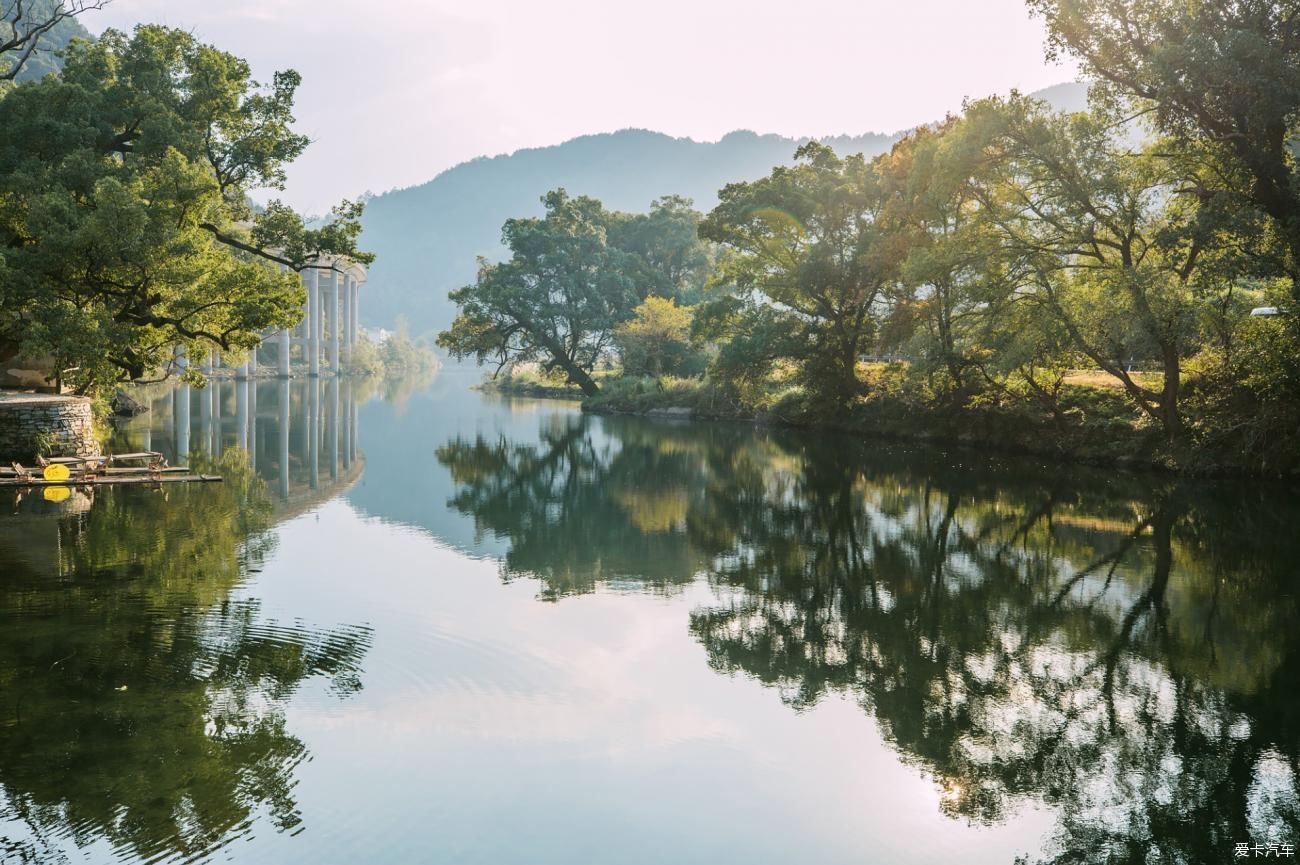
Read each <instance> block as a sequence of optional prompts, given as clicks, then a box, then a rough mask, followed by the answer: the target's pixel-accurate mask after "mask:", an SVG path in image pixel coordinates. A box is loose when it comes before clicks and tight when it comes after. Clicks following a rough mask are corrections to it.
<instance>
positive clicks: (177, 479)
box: [0, 473, 222, 489]
mask: <svg viewBox="0 0 1300 865" xmlns="http://www.w3.org/2000/svg"><path fill="white" fill-rule="evenodd" d="M221 480H222V478H221V476H220V475H203V474H197V475H189V474H186V475H178V474H167V475H156V476H155V475H150V474H147V473H139V474H135V475H117V474H115V475H101V476H97V477H93V478H68V479H67V480H65V481H47V480H45V479H44V478H39V477H30V478H20V477H14V476H12V475H9V476H0V487H26V488H28V489H36V488H39V487H105V486H129V485H132V484H184V483H194V484H198V483H204V484H209V483H220V482H221Z"/></svg>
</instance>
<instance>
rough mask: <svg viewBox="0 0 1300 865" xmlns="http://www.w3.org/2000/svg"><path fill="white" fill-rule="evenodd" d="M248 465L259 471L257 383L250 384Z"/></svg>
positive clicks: (250, 382)
mask: <svg viewBox="0 0 1300 865" xmlns="http://www.w3.org/2000/svg"><path fill="white" fill-rule="evenodd" d="M248 464H249V465H250V466H252V467H253V470H254V471H257V382H256V381H249V382H248Z"/></svg>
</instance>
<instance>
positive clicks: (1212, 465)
mask: <svg viewBox="0 0 1300 865" xmlns="http://www.w3.org/2000/svg"><path fill="white" fill-rule="evenodd" d="M891 367H893V368H892V369H891ZM904 367H905V365H904V364H885V363H871V364H865V363H864V364H861V365H860V366H859V371H860V373H861V375H862V377H863V378H864V379H865V380H866V381H868V382H869V383H870V384H872V385H873V390H872V391H871V395H870V396H868V397H866V398H864V399H862V400H861V401H859V402H858V403H856V404H855V405H854V406H853V407H852V408H850V409H849V410H846V411H842V412H836V413H835V414H834V415H831V416H827V415H824V414H818V413H817V411H816V408H815V406H814V405H811V404H810V403H809V401H808V399H807V394H806V393H804V392H803V391H802V390H801V389H800V388H798V387H797V386H795V387H789V386H787V387H784V388H783V387H781V386H780V383H779V382H769V383H768V385H769V386H768V387H767V388H766V392H765V394H764V395H763V397H762V398H760V399H757V400H755V401H754V402H749V403H747V402H745V401H743V400H741V399H740V398H738V396H737V394H735V393H734V392H731V391H729V390H728V389H727V388H725V387H722V386H719V385H718V384H717V383H716V382H712V381H710V380H708V379H707V378H678V377H673V376H666V377H663V378H661V379H654V378H652V377H647V376H624V375H622V374H621V372H620V371H619V370H616V369H615V370H604V371H598V372H596V373H594V374H593V377H594V379H595V380H596V381H597V382H598V383H599V385H600V391H599V392H598V393H597V394H595V395H593V396H585V395H584V394H583V392H582V389H581V388H579V387H578V386H576V385H573V384H569V383H567V382H566V381H565V380H564V379H563V377H562V376H554V375H547V374H546V373H545V372H543V371H541V370H539V369H537V368H535V367H533V366H524V367H523V368H520V369H515V370H506V371H503V372H502V373H501V374H500V375H498V376H496V377H491V376H489V377H486V378H485V379H484V381H483V382H481V383H480V384H478V385H476V388H477V389H478V390H481V391H482V392H484V393H491V394H495V395H499V396H502V397H525V398H532V399H553V400H567V401H573V402H579V403H580V404H581V409H582V411H583V412H584V413H587V414H597V415H626V416H636V417H648V418H657V419H662V420H674V421H723V422H735V423H748V424H758V425H769V426H779V427H789V428H795V429H809V430H826V431H833V432H840V433H847V434H852V435H860V436H864V437H867V438H871V439H878V440H881V441H887V442H915V443H918V444H923V445H942V446H952V447H957V448H962V449H964V450H972V451H975V450H985V451H993V452H996V453H998V454H1001V455H1008V456H1015V455H1024V456H1032V457H1038V458H1053V459H1061V460H1065V461H1068V462H1070V463H1075V464H1079V465H1089V466H1094V467H1110V468H1120V469H1124V470H1129V471H1155V472H1167V473H1176V474H1184V475H1189V476H1199V477H1261V478H1294V477H1298V476H1300V470H1297V469H1296V468H1294V467H1284V468H1280V469H1272V470H1270V469H1269V468H1268V467H1259V466H1253V465H1246V464H1241V463H1234V462H1233V461H1232V460H1231V458H1230V454H1225V453H1223V452H1215V451H1213V450H1211V449H1209V448H1206V447H1197V446H1196V445H1195V443H1189V444H1187V445H1185V446H1183V447H1181V448H1179V447H1175V446H1171V444H1170V443H1169V442H1168V441H1167V440H1166V439H1165V438H1164V437H1163V436H1162V435H1161V434H1160V430H1159V429H1158V428H1157V427H1156V426H1155V425H1153V424H1151V423H1150V422H1149V421H1148V420H1147V419H1146V418H1144V417H1142V416H1141V414H1140V413H1138V412H1137V411H1135V410H1134V409H1133V408H1132V406H1131V405H1130V404H1129V403H1128V401H1127V400H1126V398H1125V397H1124V394H1123V393H1122V392H1121V391H1120V390H1119V389H1118V388H1117V387H1116V386H1114V385H1111V384H1109V383H1107V382H1105V380H1104V379H1103V378H1101V377H1098V376H1097V375H1096V374H1095V373H1091V372H1088V371H1083V370H1080V371H1074V372H1073V373H1072V374H1071V375H1070V376H1068V377H1067V379H1066V383H1065V384H1064V385H1063V386H1062V387H1061V389H1060V394H1059V405H1060V413H1059V415H1053V414H1051V413H1047V412H1043V411H1034V410H1033V409H1032V408H1031V407H1029V406H1026V405H1025V404H1023V403H1017V402H1012V401H1007V402H995V401H986V402H983V403H981V404H980V405H978V406H976V407H963V408H961V409H954V408H951V407H936V406H935V405H934V404H933V403H929V402H923V401H919V400H917V399H915V398H914V397H909V393H908V390H907V387H906V385H905V384H902V382H903V380H904V379H905V377H906V369H905V368H904ZM891 385H892V386H891Z"/></svg>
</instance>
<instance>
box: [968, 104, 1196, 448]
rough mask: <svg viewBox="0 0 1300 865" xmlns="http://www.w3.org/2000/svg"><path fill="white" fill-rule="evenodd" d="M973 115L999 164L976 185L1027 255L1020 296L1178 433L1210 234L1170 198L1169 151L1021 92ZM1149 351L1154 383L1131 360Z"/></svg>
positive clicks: (992, 160) (1005, 236)
mask: <svg viewBox="0 0 1300 865" xmlns="http://www.w3.org/2000/svg"><path fill="white" fill-rule="evenodd" d="M967 118H968V120H967V122H968V123H970V124H971V125H972V126H973V127H974V129H975V130H976V132H975V134H977V135H978V136H980V137H981V138H982V139H983V140H984V141H985V142H987V144H986V145H985V152H986V157H987V159H988V160H989V164H991V165H993V166H995V167H996V170H995V173H994V174H992V175H990V176H989V179H988V180H987V181H985V182H984V183H982V184H980V185H979V186H978V187H977V192H976V194H977V195H978V197H979V201H980V203H981V205H982V206H983V207H985V208H986V209H987V210H988V211H989V213H990V214H991V217H990V218H992V219H993V220H994V221H995V223H996V225H997V229H998V231H999V233H1000V235H1001V238H1002V240H1001V242H1002V243H1003V244H1004V246H1005V248H1006V249H1007V250H1008V252H1009V254H1011V255H1012V256H1015V257H1017V258H1018V259H1019V263H1018V264H1017V265H1016V267H1017V268H1018V270H1019V271H1020V272H1021V273H1022V274H1023V275H1024V282H1023V285H1022V286H1021V289H1020V291H1021V292H1022V299H1023V300H1028V301H1030V302H1032V303H1034V304H1037V305H1038V307H1039V309H1040V311H1041V313H1042V314H1043V315H1046V316H1049V317H1052V318H1055V319H1056V320H1057V321H1059V322H1060V323H1061V324H1062V326H1063V327H1064V328H1065V329H1066V331H1067V332H1068V334H1069V336H1070V339H1071V341H1072V343H1073V344H1074V346H1075V347H1076V348H1077V349H1078V351H1080V352H1082V353H1083V354H1085V355H1086V356H1087V357H1088V358H1089V359H1091V360H1092V361H1093V362H1094V363H1095V364H1096V365H1097V366H1098V367H1100V368H1101V369H1102V370H1104V371H1105V372H1107V373H1108V374H1110V375H1112V376H1114V377H1115V378H1116V379H1117V380H1118V381H1119V382H1120V384H1121V385H1122V386H1123V388H1124V391H1125V393H1127V394H1128V396H1129V397H1130V398H1131V399H1132V401H1133V402H1134V404H1135V405H1136V406H1137V407H1138V408H1139V409H1141V410H1142V411H1143V412H1144V413H1146V414H1147V415H1148V416H1150V417H1151V418H1152V419H1153V420H1154V421H1156V422H1157V423H1159V424H1160V425H1161V427H1162V429H1163V430H1164V432H1165V433H1166V435H1168V436H1169V437H1171V438H1178V437H1179V436H1181V435H1182V434H1183V432H1184V425H1183V419H1182V416H1181V414H1180V412H1179V397H1180V393H1181V386H1182V360H1183V357H1184V355H1185V354H1186V353H1187V351H1188V348H1189V344H1190V337H1191V335H1192V333H1193V332H1194V323H1195V310H1194V304H1193V291H1192V286H1193V283H1194V279H1195V277H1196V274H1197V264H1198V259H1199V258H1200V256H1201V254H1202V251H1203V249H1204V245H1205V243H1206V241H1207V238H1206V237H1204V236H1201V235H1196V234H1194V233H1189V232H1188V231H1187V230H1186V228H1187V226H1186V225H1185V224H1184V223H1183V222H1181V221H1180V218H1179V212H1178V210H1177V208H1176V207H1175V206H1174V204H1173V203H1172V202H1173V201H1174V200H1175V198H1176V196H1177V193H1178V190H1179V188H1180V185H1181V180H1182V178H1181V177H1180V176H1179V175H1178V174H1176V173H1175V172H1173V171H1172V170H1171V166H1170V164H1169V163H1167V162H1166V161H1164V160H1160V159H1157V158H1153V157H1151V156H1150V155H1145V154H1134V153H1132V152H1130V151H1128V150H1127V149H1126V148H1125V147H1123V146H1122V145H1121V144H1119V143H1117V142H1116V141H1115V139H1114V131H1113V129H1112V128H1111V127H1110V126H1109V125H1108V124H1107V122H1106V120H1105V118H1102V117H1098V116H1095V115H1087V114H1077V115H1073V116H1065V115H1052V114H1050V113H1048V112H1047V111H1046V110H1045V108H1044V107H1043V106H1042V105H1041V104H1038V103H1035V102H1034V101H1033V100H1030V99H1025V98H1023V97H1020V96H1013V97H1012V98H1010V99H1008V100H1005V101H1004V100H1000V99H990V100H985V101H983V102H979V103H976V104H975V105H973V106H971V107H970V109H969V110H968V113H967ZM1148 357H1150V358H1154V359H1155V360H1156V361H1158V362H1159V364H1160V366H1161V372H1160V377H1161V384H1160V387H1159V388H1158V389H1157V388H1153V387H1149V386H1148V385H1147V384H1146V383H1144V381H1143V380H1142V379H1141V378H1140V377H1139V376H1138V375H1136V374H1135V373H1134V372H1133V371H1132V369H1131V365H1132V361H1133V360H1135V359H1146V358H1148Z"/></svg>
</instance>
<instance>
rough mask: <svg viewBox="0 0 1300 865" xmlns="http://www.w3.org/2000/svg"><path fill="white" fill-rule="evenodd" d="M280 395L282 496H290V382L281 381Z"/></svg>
mask: <svg viewBox="0 0 1300 865" xmlns="http://www.w3.org/2000/svg"><path fill="white" fill-rule="evenodd" d="M279 385H280V387H279V391H280V393H279V397H280V424H279V426H280V429H279V430H278V432H279V433H280V496H281V497H282V498H286V499H287V498H289V382H288V380H284V381H281V382H280V383H279Z"/></svg>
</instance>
